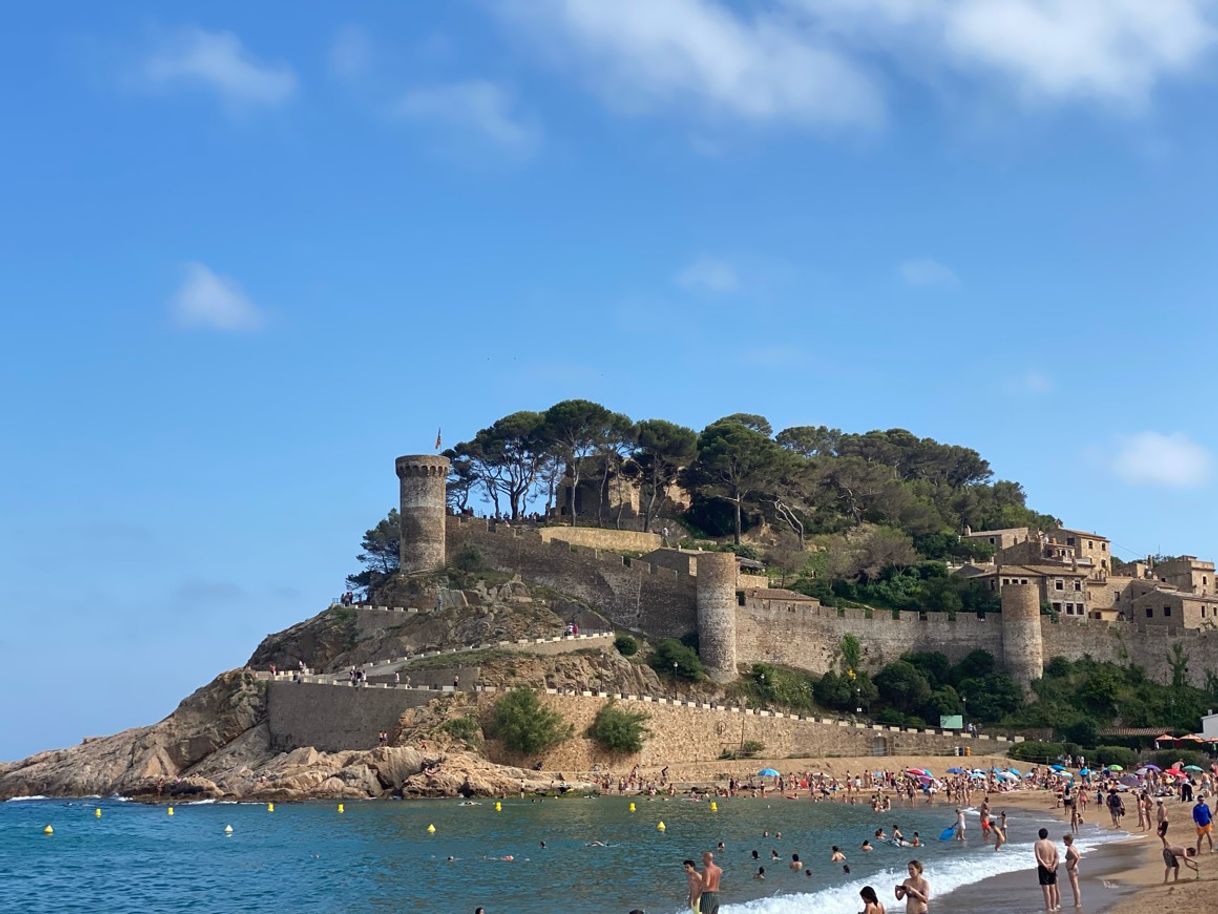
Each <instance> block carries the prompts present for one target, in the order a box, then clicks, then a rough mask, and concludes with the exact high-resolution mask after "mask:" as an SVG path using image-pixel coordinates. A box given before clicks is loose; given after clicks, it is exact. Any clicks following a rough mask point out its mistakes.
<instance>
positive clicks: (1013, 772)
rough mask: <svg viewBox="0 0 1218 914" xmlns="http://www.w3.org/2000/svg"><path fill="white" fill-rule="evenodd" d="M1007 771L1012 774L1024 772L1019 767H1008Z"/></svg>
mask: <svg viewBox="0 0 1218 914" xmlns="http://www.w3.org/2000/svg"><path fill="white" fill-rule="evenodd" d="M1007 771H1009V772H1011V774H1018V775H1022V774H1023V772H1022V771H1020V770H1019V769H1018V768H1008V769H1007Z"/></svg>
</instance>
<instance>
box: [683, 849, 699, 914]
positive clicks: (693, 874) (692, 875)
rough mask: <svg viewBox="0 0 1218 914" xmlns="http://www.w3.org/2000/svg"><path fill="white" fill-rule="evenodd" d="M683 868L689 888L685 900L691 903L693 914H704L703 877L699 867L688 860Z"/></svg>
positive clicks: (690, 907)
mask: <svg viewBox="0 0 1218 914" xmlns="http://www.w3.org/2000/svg"><path fill="white" fill-rule="evenodd" d="M681 867H682V869H684V870H685V882H686V884H687V885H688V886H689V895H688V897H687V898H686V899H685V900H686V901H687V902H688V903H689V910H690V912H691V914H702V907H701V901H702V875H701V874H700V873H699V872H698V865H697V864H696V863H694V862H693V861H692V860H686V861H685V862H684V863H682V864H681Z"/></svg>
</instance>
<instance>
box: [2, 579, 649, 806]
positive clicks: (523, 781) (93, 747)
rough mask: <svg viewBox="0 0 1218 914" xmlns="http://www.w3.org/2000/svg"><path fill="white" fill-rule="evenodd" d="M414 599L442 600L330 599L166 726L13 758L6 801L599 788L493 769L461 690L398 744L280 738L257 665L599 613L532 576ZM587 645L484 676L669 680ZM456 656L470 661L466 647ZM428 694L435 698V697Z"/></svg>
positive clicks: (496, 659) (632, 685) (323, 658)
mask: <svg viewBox="0 0 1218 914" xmlns="http://www.w3.org/2000/svg"><path fill="white" fill-rule="evenodd" d="M408 596H411V597H414V598H418V599H419V600H424V599H425V600H427V601H429V605H430V606H432V607H434V608H432V609H430V610H428V611H417V612H406V611H404V610H398V611H393V610H384V611H381V610H371V609H364V608H355V607H331V608H330V609H329V610H327V611H325V612H322V613H319V614H318V615H316V616H314V617H313V618H311V619H309V620H306V621H304V622H301V623H299V624H297V625H294V626H291V627H290V628H288V629H285V630H284V631H282V632H278V633H276V634H273V635H269V636H268V637H267V638H266V639H264V640H263V642H262V643H261V644H260V645H259V646H258V647H257V649H256V650H255V651H254V653H253V655H252V656H251V658H250V660H249V662H248V664H247V665H246V666H245V667H243V668H241V669H236V670H230V671H228V672H225V673H222V674H220V675H219V676H217V677H216V678H215V679H214V680H212V681H211V682H210V683H208V684H207V685H205V686H203V687H202V688H200V689H198V690H197V691H195V692H194V693H193V694H191V695H190V696H188V697H187V698H185V699H184V700H183V701H182V702H181V704H179V705H178V707H177V708H176V709H175V710H174V711H173V712H172V713H171V714H170V715H169V716H167V717H166V718H165V719H164V720H162V721H160V722H159V723H156V724H152V725H150V726H146V727H137V728H133V729H129V730H124V731H121V732H119V733H115V734H113V735H110V736H104V737H94V738H86V739H85V740H83V741H82V742H81V743H80V744H78V745H76V746H72V747H70V748H66V749H56V750H51V751H47V752H40V753H37V754H35V755H32V756H30V757H29V758H26V759H23V760H21V761H16V762H9V763H0V800H3V799H7V798H10V797H15V796H89V795H101V796H110V795H115V794H117V795H121V796H125V797H131V798H134V799H141V800H149V801H156V800H162V801H171V800H191V799H266V800H304V799H317V798H352V799H355V798H378V797H388V796H404V797H410V796H456V795H466V796H472V795H494V794H500V793H503V792H506V791H513V792H515V791H519V790H521V789H524V790H527V791H535V792H545V791H551V790H555V789H559V788H560V787H564V788H565V787H571V786H581V787H582V786H586V785H576V784H560V782H559V779H557V778H555V777H552V776H551V775H550V774H549V773H546V774H540V773H538V772H533V771H524V770H521V769H518V768H513V767H511V766H501V765H495V764H492V763H491V762H489V761H487V759H486V758H485V757H484V756H483V755H482V754H481V753H480V751H479V746H478V744H477V743H476V742H471V743H467V742H464V741H462V740H458V739H454V738H452V737H451V736H449V735H448V733H447V732H446V731H445V730H444V729H443V726H442V725H443V723H444V721H445V720H446V719H448V718H449V717H450V716H452V715H453V714H461V713H466V710H467V709H465V708H463V707H461V706H460V705H461V699H462V696H460V695H456V696H453V695H451V694H450V695H448V696H446V697H444V698H437V699H436V700H433V701H431V702H429V703H427V704H426V705H425V706H424V707H421V708H412V709H408V710H406V711H405V712H404V713H403V714H402V715H401V718H400V720H399V721H398V722H397V724H398V725H397V726H396V727H394V728H392V729H391V730H389V731H388V733H389V740H388V744H385V745H375V746H372V747H369V746H352V747H351V748H350V749H342V750H340V751H320V750H319V749H317V748H315V747H313V746H309V745H296V746H283V745H276V743H275V740H273V739H272V732H271V727H270V714H269V711H270V708H269V704H270V702H269V683H268V682H267V681H266V679H265V678H261V677H259V676H258V675H257V674H256V673H255V670H263V671H265V670H267V669H269V668H270V666H271V665H272V664H274V665H275V666H276V667H277V668H279V669H290V670H295V669H297V668H298V667H299V665H300V664H304V665H305V666H306V667H307V668H309V669H311V670H330V671H332V672H333V674H334V677H335V678H341V677H342V676H343V675H344V672H343V671H345V670H347V669H349V668H350V667H352V666H362V665H364V664H375V663H377V662H378V661H379V662H384V661H385V660H387V659H389V658H398V657H402V656H405V655H418V654H420V653H426V652H431V651H437V650H445V651H453V650H456V651H458V652H460V651H462V650H463V649H465V650H468V649H469V648H470V647H471V646H473V645H478V644H482V643H484V642H486V641H490V640H491V639H496V640H497V641H498V642H502V641H505V640H506V641H509V642H514V641H515V640H516V639H520V638H525V637H540V636H550V635H554V634H555V633H557V632H561V630H562V625H563V624H564V622H563V620H564V619H566V618H571V617H572V616H573V615H576V614H580V613H585V614H586V611H585V610H584V609H583V608H582V607H579V606H573V605H571V604H568V603H566V602H565V601H562V600H561V599H554V598H552V597H551V598H547V599H542V598H536V597H535V596H534V595H533V594H531V593H530V591H529V590H528V588H526V587H525V586H524V585H523V584H521V583H520V582H519V581H502V582H492V583H491V584H487V583H485V582H483V581H477V582H473V583H472V584H471V586H469V587H467V588H466V589H464V590H454V589H449V588H447V587H445V586H443V582H440V583H437V584H434V585H431V586H429V589H428V590H427V592H426V593H413V594H410V595H408ZM560 613H561V615H560ZM587 615H589V616H592V614H587ZM593 617H594V616H593ZM587 653H588V654H590V656H574V655H567V656H558V657H526V656H523V655H520V654H515V653H512V652H507V651H499V652H493V651H492V652H481V653H477V654H474V655H471V656H477V657H478V658H479V659H480V660H481V661H482V663H483V666H482V667H480V669H484V670H485V673H484V681H486V682H489V683H491V684H494V685H497V686H506V685H509V684H513V683H522V684H528V685H534V686H544V685H546V684H547V683H558V684H561V685H562V686H564V687H569V686H576V685H579V686H584V685H586V684H588V683H592V684H593V685H594V686H600V687H610V686H620V687H621V688H623V689H630V690H632V691H642V690H644V689H646V688H647V687H649V686H651V687H654V686H655V684H656V683H655V682H654V680H655V674H654V673H653V672H652V671H651V670H650V669H648V668H646V667H641V666H638V665H634V664H630V663H627V662H626V661H624V660H623V659H622V658H620V657H618V656H617V655H616V653H615V652H610V654H609V656H606V655H605V653H604V652H603V651H602V652H599V653H598V652H587ZM454 656H456V657H457V659H458V660H459V659H460V656H461V655H460V654H458V655H454ZM421 666H422V669H420V670H414V669H413V668H407V670H408V674H409V673H411V672H413V674H414V675H415V676H416V677H417V678H418V679H419V680H424V679H426V678H427V676H428V675H429V672H430V671H431V669H432V667H434V664H433V665H432V667H429V666H428V665H427V664H425V663H424V664H422V665H421ZM373 668H374V669H375V667H373ZM446 675H447V673H446ZM263 676H265V673H264V674H263ZM310 688H325V689H340V688H341V686H312V687H310ZM420 697H421V699H422V700H424V701H426V700H427V699H428V698H430V694H429V693H424V694H423V695H421V696H420ZM454 701H456V703H457V705H458V707H457V708H455V709H454V707H453V705H454Z"/></svg>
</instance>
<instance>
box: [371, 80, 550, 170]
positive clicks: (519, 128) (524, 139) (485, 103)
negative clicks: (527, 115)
mask: <svg viewBox="0 0 1218 914" xmlns="http://www.w3.org/2000/svg"><path fill="white" fill-rule="evenodd" d="M515 107H516V106H515V102H514V100H513V98H512V95H511V93H509V92H508V91H507V90H506V89H504V88H503V87H502V86H500V85H498V84H497V83H493V82H490V81H489V80H483V79H471V80H465V81H463V82H454V83H445V84H442V85H435V86H423V87H419V88H415V89H412V90H410V91H409V92H407V93H406V94H405V95H404V96H403V97H402V99H401V100H400V101H399V102H398V103H397V105H396V106H395V107H394V109H393V113H394V114H396V115H397V116H399V117H403V118H407V119H409V120H413V121H418V122H421V123H431V124H439V125H441V126H442V127H445V128H447V129H449V130H451V131H455V132H457V133H459V134H466V135H472V136H474V137H477V138H479V139H481V140H484V141H488V142H490V143H492V144H494V145H495V146H497V147H499V148H500V149H502V150H507V151H510V152H513V153H516V154H518V155H529V154H531V153H532V152H533V151H534V150H535V149H536V148H537V146H538V145H539V144H540V142H541V130H540V129H539V128H538V127H536V126H535V125H533V124H531V123H529V122H528V121H526V120H525V119H524V118H523V117H522V116H520V115H519V114H518V113H517V112H516V111H515Z"/></svg>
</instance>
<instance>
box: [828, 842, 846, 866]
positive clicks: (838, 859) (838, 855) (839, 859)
mask: <svg viewBox="0 0 1218 914" xmlns="http://www.w3.org/2000/svg"><path fill="white" fill-rule="evenodd" d="M829 862H830V863H845V862H846V855H845V854H843V853H842V849H841V848H840V847H838V846H837V845H836V844H835V845H833V853H832V854H831V855H830V856H829Z"/></svg>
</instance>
